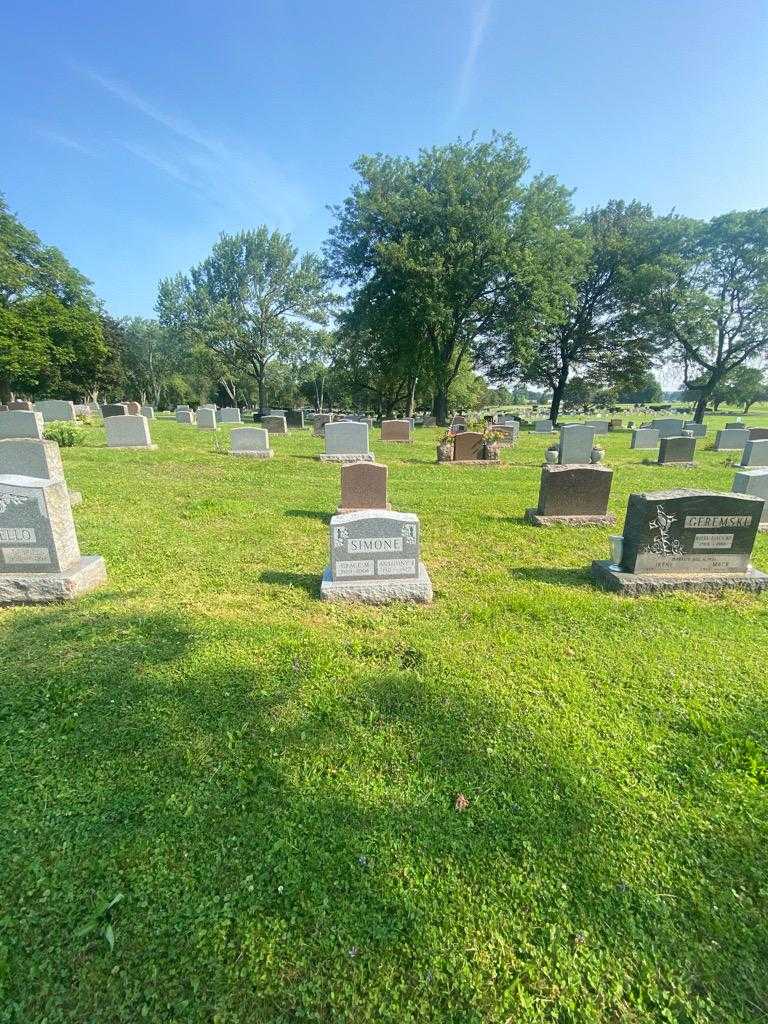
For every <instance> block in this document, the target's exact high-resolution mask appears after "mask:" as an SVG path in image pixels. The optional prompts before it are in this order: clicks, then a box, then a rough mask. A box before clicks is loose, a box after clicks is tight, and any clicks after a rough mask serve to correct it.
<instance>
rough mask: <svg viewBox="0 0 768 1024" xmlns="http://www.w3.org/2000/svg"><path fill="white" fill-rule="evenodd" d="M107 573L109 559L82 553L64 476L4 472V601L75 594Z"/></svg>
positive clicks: (0, 586)
mask: <svg viewBox="0 0 768 1024" xmlns="http://www.w3.org/2000/svg"><path fill="white" fill-rule="evenodd" d="M105 579H106V569H105V567H104V560H103V559H102V558H101V557H99V556H97V555H93V556H90V557H83V556H82V555H81V554H80V547H79V545H78V542H77V534H76V533H75V524H74V520H73V519H72V507H71V505H70V500H69V494H68V492H67V486H66V484H65V483H64V481H63V480H46V479H41V478H36V477H31V476H21V475H14V474H4V475H0V604H38V603H43V602H49V601H65V600H70V599H72V598H74V597H77V596H78V595H79V594H82V593H84V592H86V591H88V590H92V589H93V588H94V587H97V586H99V585H100V584H101V583H103V582H104V581H105Z"/></svg>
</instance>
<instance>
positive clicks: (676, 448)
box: [659, 437, 696, 466]
mask: <svg viewBox="0 0 768 1024" xmlns="http://www.w3.org/2000/svg"><path fill="white" fill-rule="evenodd" d="M695 453H696V438H695V437H662V438H661V441H660V442H659V465H660V466H664V465H666V464H667V463H669V462H693V457H694V455H695Z"/></svg>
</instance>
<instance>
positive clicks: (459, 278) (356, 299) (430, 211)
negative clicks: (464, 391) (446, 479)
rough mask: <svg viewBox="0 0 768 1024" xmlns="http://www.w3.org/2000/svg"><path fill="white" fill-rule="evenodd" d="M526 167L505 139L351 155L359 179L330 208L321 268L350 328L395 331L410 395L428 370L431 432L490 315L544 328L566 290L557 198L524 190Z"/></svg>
mask: <svg viewBox="0 0 768 1024" xmlns="http://www.w3.org/2000/svg"><path fill="white" fill-rule="evenodd" d="M527 167H528V162H527V160H526V157H525V154H524V152H523V150H522V149H521V148H520V146H519V145H518V144H517V142H516V141H515V140H514V139H513V138H512V137H511V136H509V135H494V136H493V137H492V138H491V140H490V141H488V142H476V141H475V140H474V139H473V140H470V141H469V142H462V141H459V142H456V143H454V144H451V145H448V146H442V147H435V148H433V149H429V150H422V151H420V153H419V155H418V157H417V158H416V159H415V160H412V159H408V158H405V157H390V156H382V155H378V156H362V157H360V158H359V159H358V160H357V161H356V163H355V164H354V169H355V170H356V171H357V173H358V175H359V177H360V181H359V182H358V183H357V184H355V185H354V186H353V188H352V193H351V195H350V196H349V197H348V198H347V199H346V200H345V201H344V203H343V204H342V205H341V206H340V207H336V208H334V211H333V212H334V216H335V223H334V226H333V227H332V229H331V232H330V236H329V239H328V242H327V244H326V250H325V252H326V258H327V261H328V264H329V267H330V268H331V269H332V271H333V273H334V274H335V275H336V277H337V278H338V279H339V280H340V281H342V282H343V283H344V284H345V285H346V286H347V288H348V289H349V304H350V306H351V308H352V310H353V312H354V320H355V324H354V325H355V327H360V326H363V325H364V326H366V327H367V328H369V329H370V328H372V327H376V328H379V327H380V326H381V325H382V324H388V325H389V330H388V331H387V335H388V338H389V340H390V342H391V341H392V340H393V339H395V338H396V337H397V336H398V333H397V332H399V345H398V355H397V358H396V360H395V362H396V364H397V365H398V366H399V367H400V368H401V369H402V370H404V371H406V373H407V372H410V376H411V380H412V382H413V386H414V388H415V381H416V378H417V376H418V374H417V372H416V369H417V367H421V366H422V365H426V366H427V367H428V371H427V372H428V373H429V377H430V386H431V389H432V391H433V412H434V414H435V416H436V417H437V420H438V422H439V423H441V424H445V422H446V419H447V414H448V402H449V388H450V386H451V384H452V383H453V381H454V380H455V379H456V377H457V375H458V374H459V371H460V369H461V367H462V365H463V363H464V361H465V360H466V359H467V358H468V357H471V356H472V355H473V354H474V350H475V348H476V346H477V344H478V343H479V341H480V340H481V339H482V338H484V337H485V336H486V335H489V334H493V332H495V331H496V330H497V327H498V324H499V321H500V318H501V315H502V312H504V314H505V316H506V318H507V320H508V321H509V320H511V318H512V314H513V311H514V313H515V314H516V315H517V318H518V320H519V321H520V322H521V323H527V322H530V321H531V320H533V319H539V320H544V321H546V320H548V319H550V318H551V317H552V315H553V313H554V312H559V309H560V305H561V299H562V295H563V292H564V291H566V290H567V287H568V280H569V278H570V274H569V269H568V264H569V260H570V248H569V246H568V245H565V246H564V245H563V241H564V239H563V233H562V231H561V230H560V229H561V227H562V224H563V223H564V222H565V220H566V219H567V217H568V215H569V213H570V205H569V196H568V193H567V191H566V190H565V189H564V188H563V187H562V186H560V185H559V184H558V183H557V182H556V181H555V180H554V179H552V178H536V179H534V180H533V182H531V183H530V184H529V185H526V184H525V183H524V182H523V175H524V174H525V172H526V170H527ZM565 241H567V240H565ZM376 333H379V331H378V330H376ZM388 352H389V358H390V359H391V358H392V356H393V350H392V346H391V345H390V346H389V348H388Z"/></svg>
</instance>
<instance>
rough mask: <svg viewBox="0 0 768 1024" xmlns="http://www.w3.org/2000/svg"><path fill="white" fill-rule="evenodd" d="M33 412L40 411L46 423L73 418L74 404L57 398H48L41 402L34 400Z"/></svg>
mask: <svg viewBox="0 0 768 1024" xmlns="http://www.w3.org/2000/svg"><path fill="white" fill-rule="evenodd" d="M35 412H39V413H42V416H43V419H44V420H45V422H46V423H51V422H53V421H57V420H74V419H76V418H77V417H76V416H75V406H74V403H73V402H63V401H60V400H59V399H58V398H48V399H45V400H44V401H42V402H35Z"/></svg>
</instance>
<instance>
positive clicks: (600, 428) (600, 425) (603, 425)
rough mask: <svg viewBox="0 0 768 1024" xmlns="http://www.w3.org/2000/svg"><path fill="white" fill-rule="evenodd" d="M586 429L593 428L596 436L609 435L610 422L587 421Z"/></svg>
mask: <svg viewBox="0 0 768 1024" xmlns="http://www.w3.org/2000/svg"><path fill="white" fill-rule="evenodd" d="M584 426H585V427H592V429H593V430H594V432H595V433H596V434H607V433H608V420H587V421H586V423H585V424H584Z"/></svg>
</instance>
